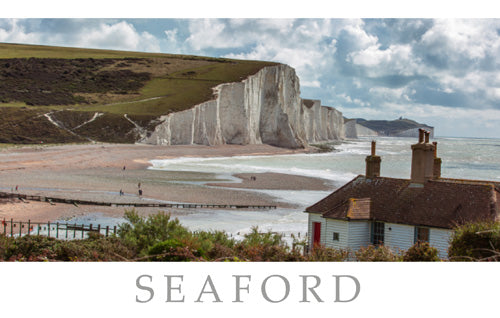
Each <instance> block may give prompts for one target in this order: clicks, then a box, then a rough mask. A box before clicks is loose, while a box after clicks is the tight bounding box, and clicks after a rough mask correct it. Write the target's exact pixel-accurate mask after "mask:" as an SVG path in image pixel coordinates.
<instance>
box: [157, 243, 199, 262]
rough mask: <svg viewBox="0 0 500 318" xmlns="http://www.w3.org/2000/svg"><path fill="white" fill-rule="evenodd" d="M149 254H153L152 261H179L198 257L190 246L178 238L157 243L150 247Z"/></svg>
mask: <svg viewBox="0 0 500 318" xmlns="http://www.w3.org/2000/svg"><path fill="white" fill-rule="evenodd" d="M148 254H149V255H150V256H151V257H150V258H148V260H151V261H166V262H179V261H192V260H197V259H198V258H197V257H196V256H195V254H194V253H193V251H192V250H191V249H190V248H189V247H188V246H186V245H185V244H183V243H181V242H179V241H178V240H176V239H169V240H166V241H163V242H160V243H156V244H155V245H153V246H152V247H151V248H150V249H149V251H148Z"/></svg>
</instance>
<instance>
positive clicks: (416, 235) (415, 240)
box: [413, 226, 431, 244]
mask: <svg viewBox="0 0 500 318" xmlns="http://www.w3.org/2000/svg"><path fill="white" fill-rule="evenodd" d="M422 230H424V232H425V231H426V232H427V234H426V236H427V238H426V239H421V238H420V236H421V234H422V233H421V231H422ZM430 239H431V229H430V228H428V227H425V226H415V232H414V237H413V244H416V243H418V242H427V243H429V242H430Z"/></svg>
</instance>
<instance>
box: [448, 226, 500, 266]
mask: <svg viewBox="0 0 500 318" xmlns="http://www.w3.org/2000/svg"><path fill="white" fill-rule="evenodd" d="M448 258H449V259H450V260H451V261H498V260H500V223H499V222H476V223H468V224H465V225H462V226H459V227H456V228H455V229H454V231H453V234H452V237H451V241H450V246H449V248H448Z"/></svg>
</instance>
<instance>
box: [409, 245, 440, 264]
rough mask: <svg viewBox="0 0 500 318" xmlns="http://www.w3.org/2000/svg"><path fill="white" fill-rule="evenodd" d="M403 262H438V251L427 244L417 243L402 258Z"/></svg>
mask: <svg viewBox="0 0 500 318" xmlns="http://www.w3.org/2000/svg"><path fill="white" fill-rule="evenodd" d="M403 261H404V262H438V261H440V258H439V256H438V250H437V248H435V247H432V246H430V245H429V242H417V243H415V244H414V245H413V246H412V247H410V248H409V249H408V250H407V251H406V253H405V254H404V256H403Z"/></svg>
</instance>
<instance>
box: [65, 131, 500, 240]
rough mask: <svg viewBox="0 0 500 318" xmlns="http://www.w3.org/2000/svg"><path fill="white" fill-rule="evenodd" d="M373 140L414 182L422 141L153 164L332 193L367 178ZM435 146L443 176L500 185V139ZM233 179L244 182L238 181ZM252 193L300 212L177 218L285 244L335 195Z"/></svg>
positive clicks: (95, 219)
mask: <svg viewBox="0 0 500 318" xmlns="http://www.w3.org/2000/svg"><path fill="white" fill-rule="evenodd" d="M372 140H375V141H376V142H377V150H376V152H377V155H379V156H381V158H382V162H381V176H385V177H395V178H407V179H408V178H409V177H410V169H411V145H412V144H414V143H416V141H417V140H416V138H397V137H375V138H361V139H357V140H346V141H344V142H342V143H341V144H339V145H336V146H335V150H334V151H332V152H326V153H317V154H292V155H271V156H269V155H266V156H235V157H217V158H197V157H191V158H189V157H184V158H176V159H166V160H151V165H152V166H151V167H150V169H152V170H167V171H169V170H171V171H195V172H204V173H213V174H215V175H216V177H217V179H231V178H232V177H231V175H232V174H236V173H263V172H276V173H287V174H294V175H301V176H309V177H318V178H323V179H326V180H328V181H329V182H330V183H331V185H332V188H337V187H341V186H342V185H344V184H346V183H347V182H349V181H350V180H352V179H353V178H354V177H355V176H357V175H359V174H364V173H365V157H366V156H367V155H369V154H370V150H371V141H372ZM431 141H437V143H438V144H437V152H438V157H440V158H441V159H442V166H441V176H442V177H446V178H457V179H473V180H491V181H497V182H500V139H486V138H485V139H481V138H447V137H438V138H433V139H432V140H431ZM232 179H233V180H234V182H238V179H235V178H232ZM214 181H216V180H214ZM244 191H249V190H247V189H245V190H244ZM250 191H256V192H261V193H265V194H268V195H271V196H274V197H276V198H277V200H279V201H282V202H288V203H293V204H295V205H296V206H297V208H293V209H280V208H278V209H275V210H255V211H252V210H250V211H249V210H244V211H240V210H212V209H197V210H191V211H190V212H189V213H181V214H179V215H175V214H174V215H173V216H175V217H177V218H178V219H179V220H180V221H181V223H182V224H183V225H185V226H187V227H188V228H189V229H191V230H193V231H197V230H222V231H226V232H227V233H228V234H229V235H231V236H233V237H235V238H237V239H238V238H242V237H243V236H244V234H246V233H248V232H250V231H251V229H252V228H253V227H257V228H258V229H259V231H261V232H267V231H271V232H277V233H281V234H283V235H284V236H285V239H286V238H288V239H287V241H291V238H292V235H293V236H294V237H296V238H304V237H305V236H306V235H307V234H308V233H307V213H304V209H305V208H306V207H308V206H310V205H312V204H314V203H315V202H317V201H319V200H321V199H322V198H324V197H325V196H327V195H328V194H330V193H331V191H289V190H286V191H285V190H250ZM123 221H124V220H123V219H118V220H117V219H113V218H106V217H104V216H102V215H99V214H96V215H87V216H83V217H80V218H76V219H72V220H70V222H77V223H94V224H95V223H101V224H104V225H113V224H117V223H120V222H123Z"/></svg>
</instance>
